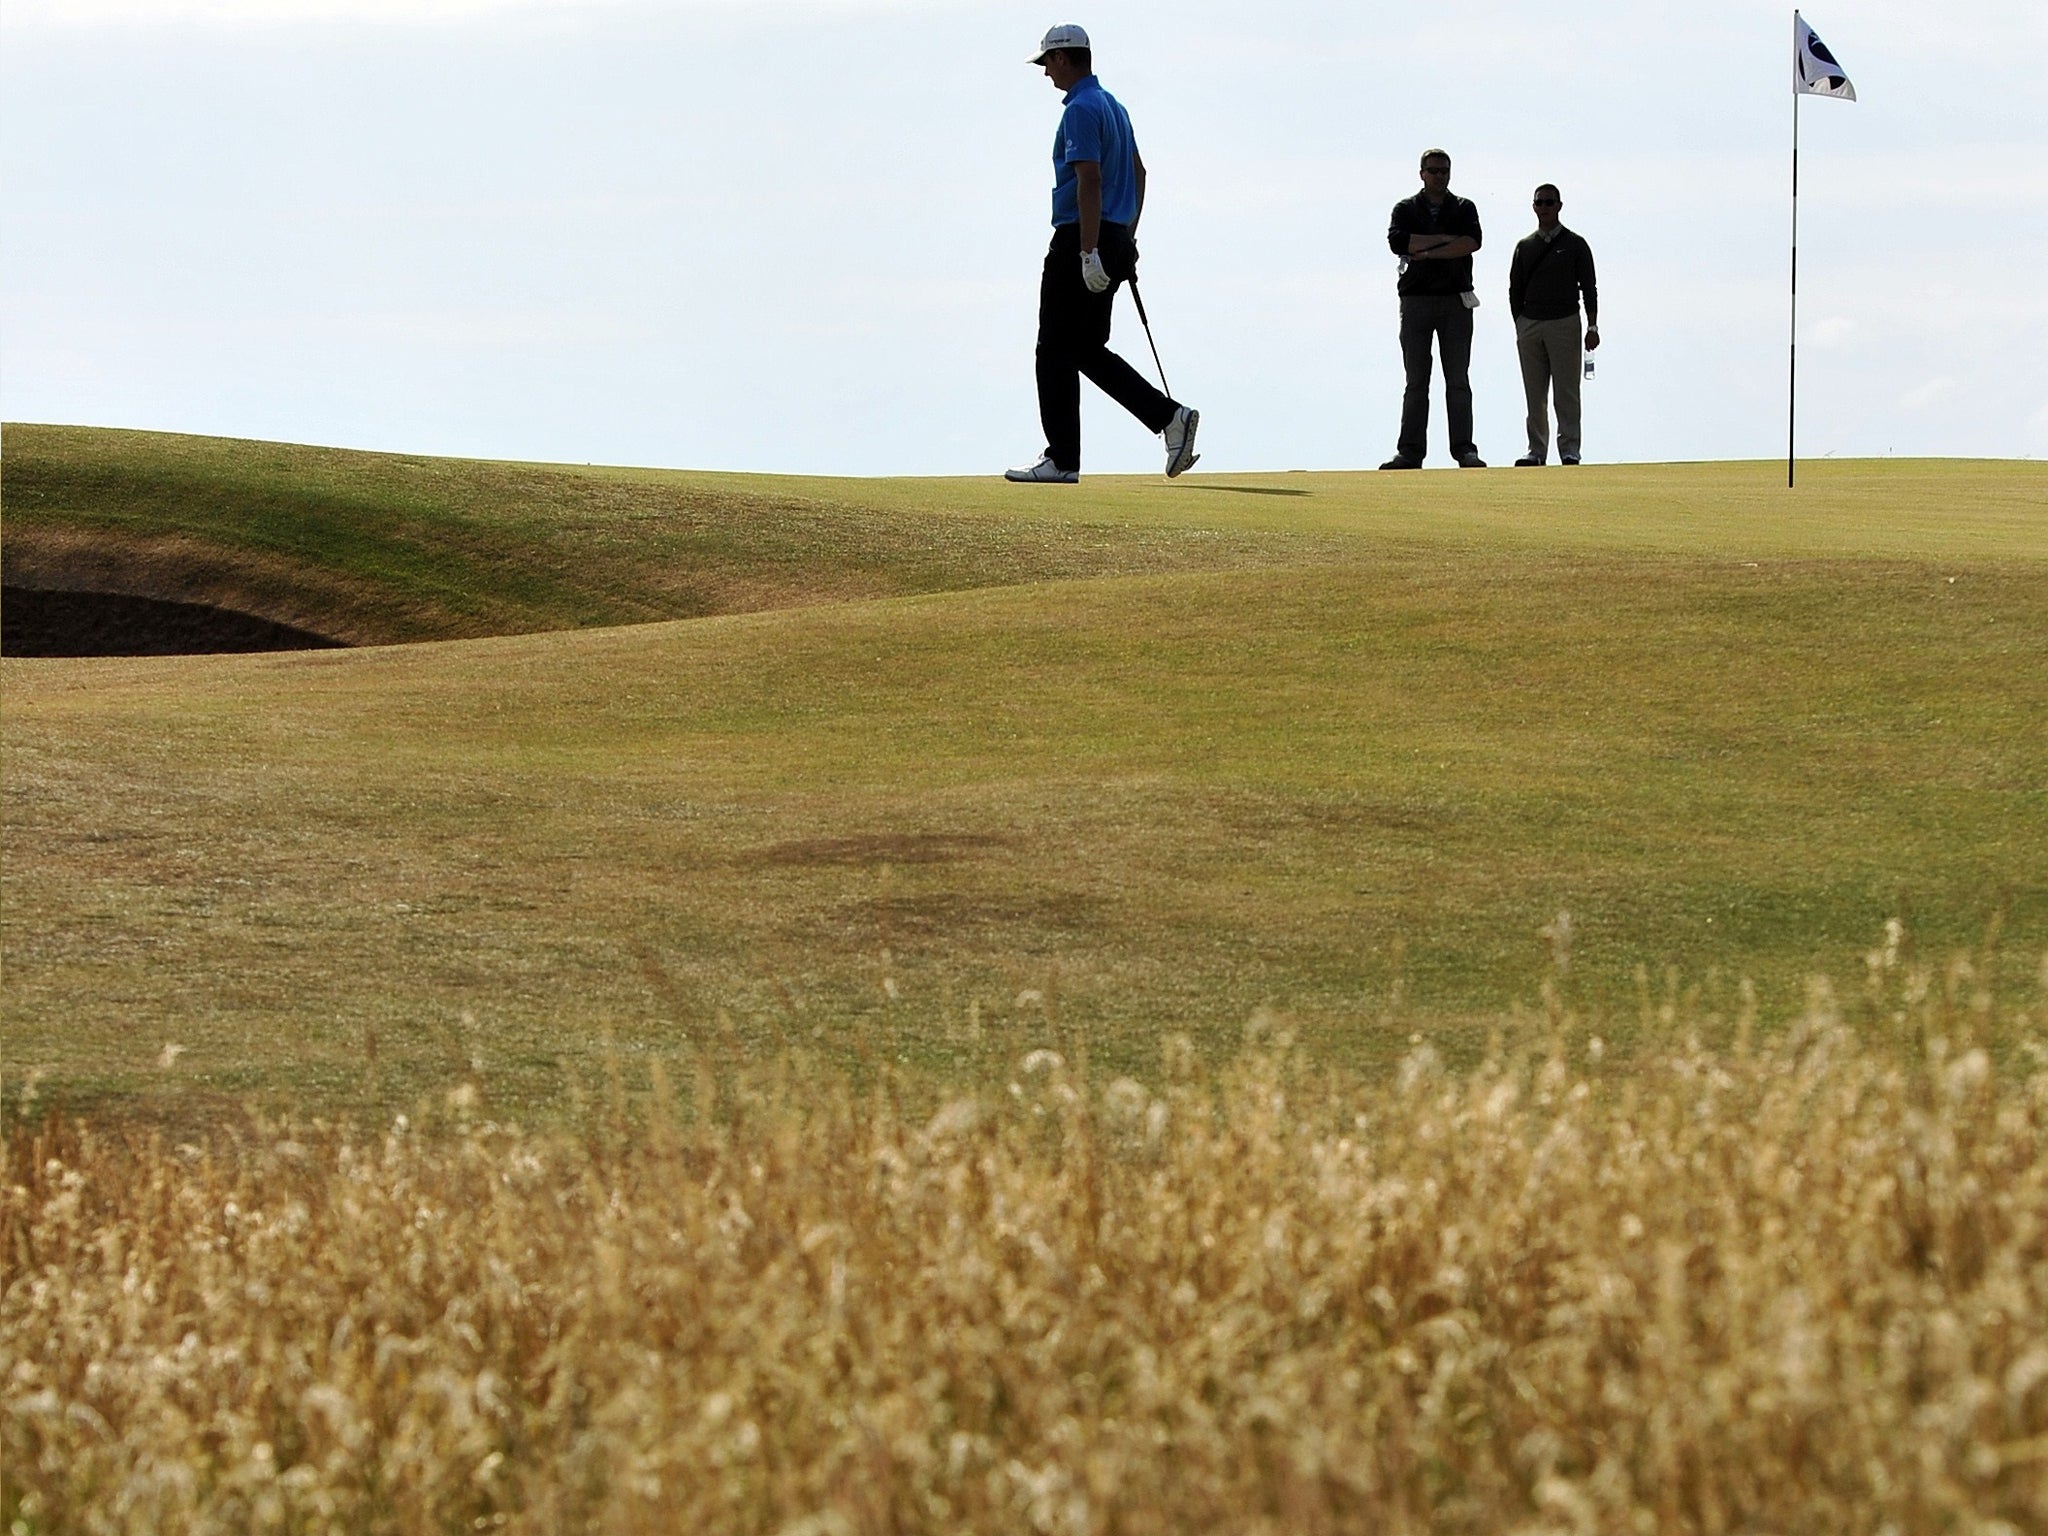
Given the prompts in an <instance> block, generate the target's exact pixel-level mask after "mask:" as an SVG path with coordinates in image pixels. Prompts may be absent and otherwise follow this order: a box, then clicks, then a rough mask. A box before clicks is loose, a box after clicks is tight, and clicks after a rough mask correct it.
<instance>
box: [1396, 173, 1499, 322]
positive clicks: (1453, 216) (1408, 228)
mask: <svg viewBox="0 0 2048 1536" xmlns="http://www.w3.org/2000/svg"><path fill="white" fill-rule="evenodd" d="M1410 235H1464V236H1466V237H1468V238H1469V239H1470V240H1471V241H1472V242H1473V244H1475V245H1477V244H1479V243H1480V241H1481V239H1482V237H1481V235H1480V233H1479V205H1478V204H1477V203H1475V202H1473V201H1472V200H1471V199H1470V198H1465V197H1460V196H1458V194H1457V193H1455V192H1446V193H1445V194H1444V200H1443V201H1442V202H1441V203H1432V202H1431V201H1430V200H1429V198H1428V197H1427V196H1425V195H1424V194H1423V193H1420V192H1418V193H1416V194H1415V195H1414V196H1413V197H1404V198H1402V199H1401V201H1400V202H1398V203H1396V204H1394V218H1393V222H1392V223H1390V224H1389V225H1388V226H1387V248H1388V249H1389V250H1391V251H1392V252H1393V253H1394V254H1395V255H1396V256H1406V255H1407V254H1408V237H1409V236H1410ZM1394 286H1395V289H1396V291H1397V292H1399V293H1400V294H1401V295H1402V296H1403V297H1404V298H1405V297H1407V296H1408V295H1410V294H1436V295H1450V296H1456V295H1457V294H1461V293H1465V292H1468V291H1469V290H1470V289H1471V287H1472V258H1471V257H1470V256H1459V257H1456V258H1454V259H1452V260H1449V261H1439V260H1437V259H1436V258H1434V257H1432V258H1430V259H1429V260H1427V261H1410V262H1409V263H1408V270H1407V271H1406V272H1403V273H1402V274H1401V280H1400V281H1399V282H1398V283H1396V284H1395V285H1394Z"/></svg>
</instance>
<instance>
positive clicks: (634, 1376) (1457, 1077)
mask: <svg viewBox="0 0 2048 1536" xmlns="http://www.w3.org/2000/svg"><path fill="white" fill-rule="evenodd" d="M1868 974H1869V985H1868V988H1867V990H1857V991H1852V993H1851V994H1849V995H1848V996H1846V997H1845V998H1844V999H1843V1000H1842V1002H1840V1003H1837V1002H1836V1001H1834V1000H1833V999H1832V998H1830V997H1828V996H1826V995H1816V997H1815V998H1814V999H1813V1001H1812V1002H1811V1003H1810V1005H1809V1007H1808V1009H1807V1010H1806V1012H1805V1013H1804V1014H1803V1015H1802V1016H1801V1017H1800V1018H1799V1019H1798V1020H1797V1021H1796V1022H1795V1024H1794V1025H1793V1027H1792V1028H1791V1029H1789V1030H1787V1031H1771V1032H1769V1034H1768V1035H1766V1034H1765V1033H1763V1032H1761V1031H1757V1030H1754V1029H1753V1028H1752V1025H1753V1023H1754V1021H1753V1020H1752V1019H1751V1018H1749V1017H1748V1016H1746V1015H1745V1016H1743V1017H1741V1018H1737V1019H1728V1018H1721V1017H1713V1016H1709V1015H1705V1014H1687V1013H1685V1012H1683V1011H1672V1012H1669V1013H1666V1014H1665V1015H1664V1016H1662V1017H1661V1018H1660V1019H1659V1020H1657V1021H1656V1023H1655V1026H1654V1030H1653V1032H1652V1033H1651V1034H1650V1035H1649V1036H1648V1037H1646V1038H1645V1039H1644V1040H1642V1041H1640V1042H1639V1049H1638V1050H1637V1052H1636V1053H1635V1054H1634V1056H1633V1058H1632V1059H1631V1060H1630V1061H1629V1062H1627V1063H1626V1064H1625V1065H1618V1064H1617V1063H1616V1062H1615V1061H1614V1059H1613V1057H1612V1056H1611V1054H1610V1053H1608V1052H1607V1051H1606V1049H1605V1043H1604V1041H1603V1040H1602V1039H1601V1038H1599V1037H1598V1036H1597V1035H1593V1034H1591V1033H1589V1032H1588V1031H1587V1030H1586V1029H1585V1027H1584V1026H1583V1024H1582V1023H1581V1022H1579V1021H1575V1020H1573V1019H1572V1018H1570V1017H1569V1016H1567V1015H1564V1014H1560V1013H1553V1014H1552V1015H1551V1016H1550V1017H1549V1018H1548V1019H1543V1018H1538V1019H1535V1020H1530V1019H1523V1020H1520V1021H1516V1020H1500V1021H1497V1027H1496V1029H1495V1032H1494V1035H1493V1039H1492V1041H1491V1043H1490V1045H1489V1046H1488V1048H1487V1050H1486V1052H1485V1053H1484V1056H1483V1059H1482V1060H1480V1061H1479V1062H1477V1063H1475V1064H1474V1065H1473V1066H1472V1067H1470V1068H1469V1069H1466V1070H1463V1071H1459V1070H1454V1069H1451V1068H1449V1067H1447V1065H1446V1064H1445V1062H1444V1061H1443V1059H1442V1058H1441V1057H1440V1055H1439V1054H1438V1053H1437V1052H1436V1051H1435V1050H1434V1049H1432V1048H1431V1047H1430V1046H1428V1045H1427V1044H1419V1045H1416V1046H1414V1047H1412V1048H1411V1049H1409V1050H1408V1051H1407V1053H1406V1054H1405V1056H1404V1057H1403V1059H1402V1060H1401V1061H1400V1063H1399V1065H1398V1069H1397V1070H1396V1071H1395V1072H1393V1073H1391V1074H1379V1075H1371V1076H1366V1075H1361V1074H1360V1073H1358V1072H1356V1071H1354V1070H1350V1069H1347V1068H1343V1067H1333V1066H1332V1064H1331V1063H1330V1062H1329V1061H1328V1060H1327V1059H1324V1058H1322V1057H1321V1056H1319V1055H1316V1054H1313V1053H1310V1052H1307V1051H1304V1050H1303V1049H1302V1048H1301V1047H1300V1045H1299V1044H1298V1043H1297V1042H1295V1041H1293V1040H1292V1039H1291V1038H1290V1037H1289V1036H1288V1035H1287V1034H1286V1033H1285V1032H1284V1031H1278V1030H1276V1029H1275V1028H1274V1027H1273V1025H1272V1024H1271V1023H1270V1021H1261V1022H1260V1023H1259V1024H1258V1026H1257V1027H1256V1028H1255V1029H1254V1030H1253V1031H1252V1032H1251V1033H1250V1034H1248V1036H1247V1037H1246V1041H1245V1044H1244V1046H1243V1048H1242V1050H1241V1051H1240V1052H1239V1053H1238V1054H1236V1055H1235V1056H1233V1057H1231V1058H1230V1059H1228V1060H1226V1061H1225V1062H1223V1063H1222V1064H1221V1065H1220V1067H1219V1068H1218V1069H1216V1070H1214V1071H1211V1070H1210V1069H1209V1068H1208V1067H1207V1066H1206V1065H1205V1059H1204V1054H1203V1053H1202V1052H1201V1051H1199V1050H1198V1049H1196V1048H1195V1046H1194V1044H1193V1043H1192V1042H1191V1041H1189V1040H1187V1039H1186V1038H1185V1037H1179V1036H1174V1035H1171V1034H1169V1035H1167V1036H1165V1037H1164V1038H1162V1039H1160V1040H1159V1041H1158V1042H1157V1044H1156V1050H1155V1051H1154V1053H1153V1056H1152V1060H1151V1062H1150V1063H1149V1065H1148V1067H1147V1069H1146V1070H1144V1071H1143V1072H1142V1073H1140V1074H1139V1075H1137V1076H1118V1077H1115V1078H1109V1077H1106V1076H1104V1075H1103V1074H1101V1073H1099V1072H1097V1071H1094V1070H1092V1069H1091V1068H1090V1067H1089V1066H1088V1065H1086V1064H1085V1063H1084V1062H1083V1061H1082V1060H1080V1059H1078V1058H1076V1057H1074V1056H1073V1055H1071V1054H1062V1053H1060V1052H1056V1051H1054V1050H1052V1049H1050V1048H1049V1047H1048V1046H1046V1045H1041V1046H1039V1047H1038V1048H1037V1049H1034V1050H1032V1051H1029V1052H1026V1053H1021V1054H1018V1055H1015V1056H1012V1057H1011V1058H1010V1061H1009V1063H1008V1065H1009V1069H1010V1074H1011V1075H1010V1076H1009V1078H1008V1081H1007V1083H1006V1084H1005V1082H1004V1080H1003V1079H1002V1078H997V1079H995V1080H994V1081H993V1082H991V1083H990V1084H989V1085H988V1086H987V1087H986V1088H983V1089H977V1090H972V1091H968V1092H965V1093H956V1094H954V1095H953V1096H952V1097H950V1098H948V1099H947V1100H945V1101H944V1102H943V1103H941V1104H939V1105H938V1106H937V1107H936V1108H934V1107H933V1105H931V1104H930V1103H929V1102H925V1103H923V1104H922V1107H920V1105H919V1103H918V1101H919V1100H920V1099H921V1098H922V1095H921V1094H919V1093H917V1092H914V1091H910V1092H906V1088H907V1087H909V1086H910V1085H907V1084H905V1083H904V1082H903V1081H902V1080H900V1079H899V1078H897V1077H896V1076H894V1075H893V1074H887V1073H885V1074H883V1075H882V1076H881V1077H880V1078H879V1079H878V1080H875V1081H872V1082H871V1083H870V1084H868V1085H867V1086H865V1087H862V1086H859V1085H856V1084H855V1083H854V1082H853V1081H852V1080H851V1079H849V1078H848V1077H847V1076H846V1075H845V1074H844V1073H842V1072H840V1071H839V1070H837V1069H836V1068H834V1067H833V1066H832V1065H831V1064H830V1062H829V1061H826V1060H824V1059H823V1058H821V1057H820V1056H819V1055H817V1054H815V1053H804V1052H788V1053H784V1054H782V1055H780V1056H779V1057H778V1058H777V1059H776V1060H775V1061H773V1062H769V1063H764V1062H762V1061H760V1060H758V1059H756V1058H754V1057H752V1056H751V1054H750V1053H744V1052H742V1053H738V1054H732V1055H727V1054H722V1050H721V1048H720V1047H718V1046H717V1045H716V1044H715V1043H714V1044H713V1045H712V1046H710V1047H708V1048H706V1049H701V1050H698V1051H695V1052H692V1053H690V1054H688V1055H686V1056H684V1057H681V1058H678V1059H675V1060H673V1061H671V1062H670V1064H669V1068H668V1069H667V1070H666V1071H664V1069H663V1068H662V1067H661V1065H660V1064H659V1063H654V1064H651V1065H648V1066H647V1068H646V1070H642V1066H641V1064H636V1063H630V1062H627V1063H622V1062H617V1061H615V1062H614V1064H613V1065H614V1068H615V1075H614V1080H613V1086H612V1088H611V1089H610V1090H608V1091H607V1093H606V1094H605V1096H604V1098H603V1100H601V1101H600V1104H599V1105H598V1106H597V1107H596V1109H595V1112H594V1113H593V1114H592V1115H591V1116H590V1117H589V1118H588V1120H587V1121H586V1122H585V1127H584V1129H583V1131H582V1132H581V1133H570V1132H566V1131H546V1130H535V1129H531V1128H528V1129H522V1128H520V1127H519V1126H517V1125H514V1124H508V1123H506V1122H505V1121H504V1120H503V1119H501V1118H500V1110H499V1106H498V1105H497V1104H496V1102H495V1100H494V1091H493V1088H492V1085H491V1080H490V1078H489V1076H488V1075H487V1074H474V1073H467V1072H465V1073H464V1074H462V1075H461V1076H459V1077H457V1078H454V1079H451V1081H450V1082H449V1084H448V1086H447V1091H446V1092H445V1094H443V1095H440V1096H438V1097H437V1100H436V1102H435V1103H434V1104H433V1105H431V1106H430V1107H429V1108H428V1109H427V1110H426V1111H425V1112H424V1113H423V1114H422V1115H420V1116H419V1117H418V1118H417V1119H408V1118H406V1117H400V1118H398V1119H397V1120H396V1121H393V1122H391V1123H389V1124H387V1125H385V1126H383V1127H379V1128H370V1129H362V1128H351V1127H350V1126H348V1125H346V1124H335V1123H333V1122H329V1121H324V1120H318V1119H311V1118H307V1117H305V1116H302V1115H291V1116H286V1117H283V1118H278V1119H271V1118H263V1117H255V1118H251V1117H247V1116H231V1117H229V1119H228V1121H227V1123H225V1124H219V1123H217V1124H215V1125H212V1126H210V1127H207V1128H205V1129H202V1130H195V1131H194V1132H193V1133H192V1134H191V1136H190V1138H189V1139H180V1138H178V1137H175V1136H174V1137H172V1138H170V1139H166V1138H165V1137H164V1136H163V1135H162V1134H161V1133H157V1132H146V1131H142V1130H137V1129H134V1128H132V1127H131V1128H123V1127H122V1126H120V1125H118V1124H116V1125H111V1126H110V1125H107V1124H104V1123H100V1124H95V1123H93V1122H91V1121H79V1120H70V1119H64V1118H58V1119H53V1120H45V1121H43V1122H42V1123H41V1124H40V1125H39V1126H37V1127H36V1128H34V1129H33V1130H22V1129H17V1130H16V1131H15V1132H14V1134H13V1135H12V1137H11V1138H10V1139H9V1141H8V1142H7V1145H6V1165H5V1168H4V1170H0V1171H4V1177H0V1252H4V1253H5V1254H6V1256H7V1264H8V1266H9V1269H10V1271H11V1278H10V1281H9V1283H8V1285H7V1287H6V1289H5V1291H4V1293H0V1366H4V1367H5V1373H4V1385H0V1457H4V1466H5V1471H4V1475H0V1520H6V1521H8V1522H9V1528H10V1529H13V1530H17V1531H37V1532H40V1531H79V1532H102V1531H105V1532H114V1531H121V1532H127V1531H140V1530H148V1531H151V1532H153V1533H158V1536H183V1533H188V1532H191V1533H197V1532H228V1531H232V1532H237V1533H256V1532H287V1531H307V1530H318V1531H326V1530H348V1531H355V1532H363V1533H379V1532H411V1533H422V1532H451V1533H452V1532H455V1531H471V1530H506V1531H532V1532H550V1533H552V1532H561V1531H608V1532H620V1533H627V1532H641V1531H645V1532H672V1531H676V1530H690V1529H703V1530H716V1531H721V1532H735V1533H746V1532H761V1533H777V1532H780V1533H785V1536H787V1533H793V1532H807V1533H809V1532H816V1533H826V1532H831V1533H848V1536H853V1533H868V1532H874V1533H882V1532H912V1531H949V1532H952V1531H989V1532H995V1531H1043V1532H1058V1533H1065V1536H1084V1533H1094V1532H1128V1533H1149V1532H1156V1533H1162V1536H1163V1533H1178V1532H1186V1531H1207V1530H1232V1531H1244V1532H1254V1533H1257V1532H1271V1533H1276V1536H1277V1533H1281V1532H1285V1533H1288V1536H1315V1533H1319V1532H1331V1533H1334V1532H1354V1531H1361V1530H1371V1531H1379V1532H1386V1533H1389V1536H1398V1533H1403V1532H1412V1533H1421V1532H1433V1533H1447V1532H1473V1533H1480V1532H1484V1533H1525V1536H1536V1533H1553V1532H1557V1533H1578V1532H1584V1533H1593V1532H1614V1531H1647V1532H1670V1533H1694V1532H1697V1533H1719V1532H1728V1533H1734V1532H1748V1531H1827V1532H1831V1533H1840V1536H1862V1533H1870V1536H1878V1533H1884V1532H1899V1531H1916V1532H1917V1531H1975V1532H1985V1533H1989V1532H2001V1533H2004V1532H2019V1531H2022V1530H2038V1529H2040V1528H2041V1527H2042V1525H2043V1523H2044V1522H2048V1344H2044V1342H2043V1341H2044V1340H2048V1157H2044V1151H2048V1048H2044V1046H2048V1042H2044V1038H2043V1034H2042V1024H2043V1022H2044V1019H2048V1015H2044V1014H2043V1012H2042V1011H2041V1010H2042V1009H2043V1007H2044V1006H2048V968H2044V973H2043V975H2042V976H2041V977H2040V978H2038V987H2039V990H2037V989H2036V983H2035V981H2034V980H2032V979H2017V978H2016V979H2014V981H2012V982H2011V983H2009V984H2008V987H2007V989H2006V990H2007V992H2008V999H2007V1001H2006V1002H2004V1003H1996V1002H1994V1001H1993V999H1992V997H1991V994H1990V992H1989V990H1988V986H1987V976H1986V974H1985V972H1984V971H1983V969H1982V968H1981V967H1978V968H1975V969H1972V968H1971V967H1968V966H1961V965H1959V966H1956V967H1952V968H1951V969H1950V970H1949V971H1948V972H1947V974H1946V975H1940V974H1934V973H1930V972H1928V971H1926V970H1925V969H1923V968H1920V967H1915V966H1912V965H1910V964H1906V963H1904V962H1902V960H1901V957H1900V955H1899V953H1898V949H1897V945H1896V932H1894V934H1893V940H1892V942H1889V943H1887V944H1885V945H1883V946H1880V948H1879V949H1877V950H1876V951H1875V952H1874V953H1873V955H1872V957H1871V963H1870V967H1869V973H1868ZM1046 1038H1049V1037H1046ZM1418 1038H1419V1037H1418Z"/></svg>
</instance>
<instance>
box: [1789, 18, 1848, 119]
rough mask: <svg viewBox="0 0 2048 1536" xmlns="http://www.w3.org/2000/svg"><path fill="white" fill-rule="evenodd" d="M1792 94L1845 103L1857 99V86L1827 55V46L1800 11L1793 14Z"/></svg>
mask: <svg viewBox="0 0 2048 1536" xmlns="http://www.w3.org/2000/svg"><path fill="white" fill-rule="evenodd" d="M1792 93H1793V94H1794V95H1795V96H1834V97H1838V98H1839V99H1841V100H1843V101H1854V100H1855V99H1856V87H1855V86H1853V85H1851V84H1850V83H1849V77H1848V76H1847V75H1845V74H1843V73H1842V66H1841V65H1839V64H1837V63H1836V62H1835V56H1834V55H1833V54H1832V53H1829V52H1828V45H1827V44H1826V43H1824V42H1822V41H1821V40H1820V39H1819V37H1817V36H1815V35H1814V30H1813V28H1811V27H1809V26H1808V25H1807V24H1806V19H1805V18H1804V17H1802V16H1801V15H1800V14H1799V13H1798V12H1797V11H1794V12H1793V13H1792Z"/></svg>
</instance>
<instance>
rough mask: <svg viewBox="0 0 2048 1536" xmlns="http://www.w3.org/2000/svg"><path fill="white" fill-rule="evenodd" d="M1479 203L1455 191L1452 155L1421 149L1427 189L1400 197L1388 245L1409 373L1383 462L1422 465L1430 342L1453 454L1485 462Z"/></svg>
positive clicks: (1467, 462)
mask: <svg viewBox="0 0 2048 1536" xmlns="http://www.w3.org/2000/svg"><path fill="white" fill-rule="evenodd" d="M1481 238H1482V237H1481V235H1480V231H1479V209H1478V208H1477V207H1476V206H1475V205H1474V204H1473V203H1472V202H1471V201H1470V199H1468V198H1463V197H1459V196H1457V195H1456V194H1454V193H1453V192H1452V191H1451V157H1450V156H1449V155H1447V154H1445V153H1444V152H1443V151H1442V150H1440V149H1430V150H1424V151H1423V154H1422V190H1421V191H1420V192H1418V193H1416V194H1415V196H1413V197H1408V198H1403V199H1402V200H1401V201H1400V202H1398V203H1396V204H1394V217H1393V220H1392V222H1391V223H1390V224H1389V225H1388V227H1387V245H1388V246H1389V248H1391V249H1392V251H1393V253H1394V254H1395V255H1396V256H1398V257H1400V258H1401V277H1400V281H1399V282H1398V283H1397V284H1396V285H1395V290H1396V292H1398V293H1399V294H1400V296H1401V365H1402V368H1403V369H1404V370H1405V372H1406V374H1407V379H1408V385H1407V391H1406V393H1404V394H1403V395H1402V397H1401V438H1400V441H1399V442H1398V443H1397V444H1396V445H1395V448H1394V456H1393V457H1392V458H1391V459H1389V460H1387V462H1386V463H1384V464H1382V465H1381V466H1380V468H1381V469H1420V468H1421V467H1422V460H1423V455H1424V453H1425V452H1426V451H1427V448H1428V444H1429V371H1430V355H1429V348H1430V342H1431V340H1432V339H1433V340H1434V341H1435V343H1436V350H1437V355H1438V357H1439V358H1441V359H1442V362H1443V366H1444V412H1445V414H1446V415H1447V416H1448V417H1449V418H1450V428H1451V457H1452V458H1454V459H1456V460H1457V461H1458V464H1459V466H1460V467H1461V468H1464V469H1484V468H1486V461H1485V460H1484V459H1482V458H1480V457H1479V450H1478V448H1477V447H1476V446H1474V444H1473V442H1472V380H1471V366H1472V311H1473V310H1474V309H1475V308H1477V307H1478V304H1479V299H1478V296H1477V295H1476V294H1474V293H1473V292H1472V253H1473V252H1474V251H1476V250H1478V249H1479V243H1480V240H1481Z"/></svg>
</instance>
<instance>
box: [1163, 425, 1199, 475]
mask: <svg viewBox="0 0 2048 1536" xmlns="http://www.w3.org/2000/svg"><path fill="white" fill-rule="evenodd" d="M1201 422H1202V413H1201V412H1200V411H1189V412H1188V430H1187V435H1186V436H1185V437H1183V438H1182V439H1181V440H1180V447H1179V448H1178V449H1176V450H1175V451H1174V455H1173V458H1172V459H1171V460H1170V461H1169V462H1168V463H1167V466H1166V478H1167V479H1169V480H1171V479H1173V478H1174V477H1175V476H1176V475H1184V474H1186V473H1187V472H1188V471H1189V470H1191V469H1193V468H1194V467H1195V461H1196V460H1197V459H1199V458H1200V457H1201V455H1200V454H1199V453H1195V452H1193V451H1192V450H1193V448H1194V446H1195V428H1196V427H1198V426H1200V425H1201Z"/></svg>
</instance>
